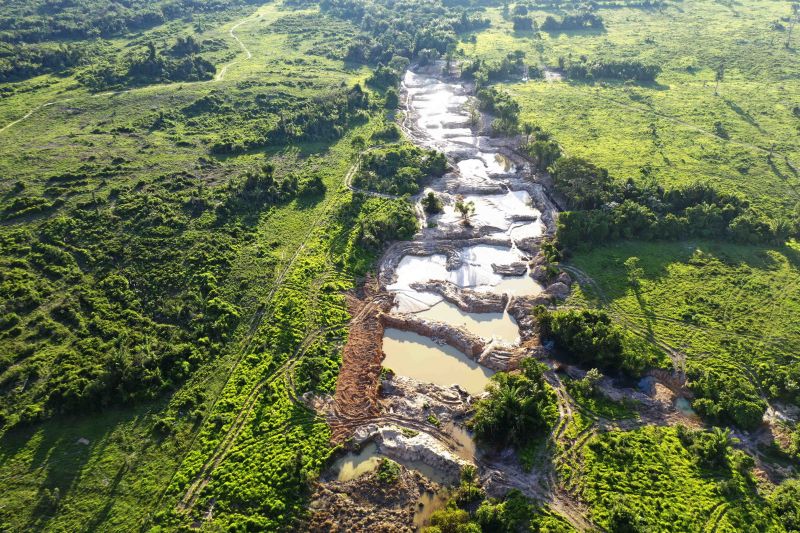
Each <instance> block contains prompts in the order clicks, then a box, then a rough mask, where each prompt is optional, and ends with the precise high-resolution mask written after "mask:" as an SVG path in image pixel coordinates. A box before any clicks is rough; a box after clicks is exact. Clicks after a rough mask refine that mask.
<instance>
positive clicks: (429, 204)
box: [422, 191, 442, 215]
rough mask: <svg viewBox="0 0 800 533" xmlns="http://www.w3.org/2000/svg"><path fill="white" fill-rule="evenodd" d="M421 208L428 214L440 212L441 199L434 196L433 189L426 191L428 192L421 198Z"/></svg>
mask: <svg viewBox="0 0 800 533" xmlns="http://www.w3.org/2000/svg"><path fill="white" fill-rule="evenodd" d="M422 208H423V209H424V210H425V212H426V213H428V214H429V215H435V214H436V213H441V212H442V201H441V200H439V198H438V197H437V196H436V193H435V192H433V191H428V194H427V195H426V196H425V197H424V198H423V199H422Z"/></svg>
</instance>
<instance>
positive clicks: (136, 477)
mask: <svg viewBox="0 0 800 533" xmlns="http://www.w3.org/2000/svg"><path fill="white" fill-rule="evenodd" d="M153 5H155V2H154V3H153ZM204 5H205V8H206V9H211V6H210V5H206V4H204ZM226 6H227V4H226V5H222V4H220V5H219V6H217V7H218V9H219V10H220V15H221V16H220V18H215V16H209V17H205V16H198V17H197V18H196V19H195V20H194V21H193V22H192V21H184V20H175V21H173V22H170V25H169V26H161V25H159V24H160V23H159V22H158V21H156V22H154V23H153V24H152V29H143V30H142V29H139V31H143V35H141V36H138V37H136V38H134V39H130V40H129V39H128V38H127V37H114V40H113V41H112V42H111V43H105V44H102V43H101V44H102V46H104V47H106V48H105V50H106V51H104V52H103V54H104V55H103V57H104V58H105V59H104V60H103V61H106V60H107V61H108V64H109V65H111V66H112V67H113V68H114V69H115V70H116V71H118V72H121V73H123V74H124V75H125V76H127V74H125V73H126V72H130V65H131V64H132V63H126V62H125V61H128V59H123V56H122V55H120V56H119V57H117V56H116V55H115V54H116V50H117V46H125V45H127V44H131V46H130V48H131V50H133V51H134V53H133V54H132V55H131V56H130V58H129V59H130V61H133V62H134V63H135V62H136V61H138V59H137V58H143V59H144V62H145V63H147V62H148V56H147V54H145V55H137V54H138V53H139V52H136V51H137V50H140V51H141V50H144V51H146V50H147V49H148V48H149V46H148V44H147V43H150V42H152V43H155V45H156V48H155V57H151V58H150V59H152V60H153V62H154V63H157V64H158V65H160V66H159V68H161V67H164V68H167V69H169V68H171V65H172V64H171V63H170V62H171V61H173V60H176V61H178V60H182V59H181V58H184V57H186V58H191V57H199V55H198V54H202V57H206V56H207V54H210V55H209V56H208V57H212V58H214V59H215V60H216V61H219V60H220V58H225V59H224V60H227V61H229V62H230V61H231V58H233V57H235V54H236V53H239V51H240V49H241V47H240V46H239V45H238V43H237V42H236V41H233V40H231V39H230V35H229V34H228V30H229V29H230V28H231V27H232V26H233V23H229V25H225V23H224V21H225V20H228V19H230V18H233V17H234V16H237V14H238V16H240V17H241V16H243V17H245V18H244V19H241V20H244V22H242V24H240V27H239V28H238V29H237V35H238V36H239V37H240V39H241V40H242V42H243V43H246V46H247V47H248V49H249V50H251V51H252V54H253V59H252V60H248V59H247V58H246V56H245V54H244V53H243V52H242V53H241V55H240V57H239V58H238V62H237V63H236V64H235V65H231V66H230V68H229V69H228V71H227V72H226V74H225V77H224V79H223V78H221V77H219V76H218V77H217V78H215V79H213V80H212V81H207V82H204V83H191V82H187V83H182V84H169V85H162V86H154V87H151V86H141V87H140V88H137V89H135V90H133V91H129V92H125V93H121V94H117V95H113V94H105V93H103V94H99V95H96V96H90V95H88V94H87V93H86V89H84V88H82V86H81V84H80V83H79V80H86V77H85V76H86V75H87V73H88V72H89V71H90V69H87V68H84V67H83V66H80V68H76V69H75V71H69V72H67V71H62V72H61V74H60V75H61V76H62V77H61V78H59V77H55V76H52V77H44V78H40V79H37V80H36V81H35V82H30V83H23V84H17V85H7V86H4V87H3V91H4V92H3V94H4V98H3V100H2V102H0V103H1V104H2V105H0V117H2V120H3V125H5V124H7V123H10V122H12V121H13V120H16V119H18V118H20V117H22V116H23V115H25V113H27V111H29V110H31V108H35V106H37V105H41V104H43V103H46V102H49V101H54V102H55V103H53V104H52V105H48V106H45V107H42V108H40V109H36V110H35V112H34V113H32V114H31V115H30V116H29V117H28V118H26V119H25V120H24V121H23V122H20V123H19V124H17V125H14V126H13V127H12V128H10V129H7V130H6V131H2V132H0V152H2V154H3V155H2V158H1V159H2V167H3V171H4V172H5V175H6V176H8V178H7V179H5V180H4V181H3V182H2V183H0V195H2V199H1V200H0V203H2V214H3V218H4V220H5V223H4V225H3V229H2V230H0V242H1V243H2V244H1V245H0V248H2V251H3V253H2V258H0V261H2V274H1V275H0V278H1V279H0V287H2V289H0V290H2V292H3V297H2V298H0V300H1V301H2V313H0V316H2V333H0V344H2V347H3V350H2V351H3V358H2V363H1V364H0V373H1V374H0V383H1V384H2V385H1V386H2V390H3V394H2V403H1V405H0V409H2V428H1V429H0V434H1V435H2V436H0V453H1V454H2V457H3V460H2V461H0V476H2V478H3V479H4V480H5V482H4V505H3V508H2V510H0V524H2V526H0V529H9V530H22V529H69V530H80V529H85V528H87V527H88V528H110V529H120V530H131V529H138V528H142V527H144V528H148V527H150V526H153V525H161V526H163V527H166V528H167V529H174V528H180V527H186V526H188V525H190V524H191V523H192V522H193V521H194V520H196V519H199V518H200V517H202V516H203V514H204V513H205V511H206V510H207V509H208V507H209V502H210V501H212V500H213V501H215V502H216V503H215V509H214V520H215V524H217V525H219V526H220V527H232V528H236V527H240V528H243V527H249V528H257V529H267V530H275V529H284V528H285V527H286V526H287V525H288V524H291V523H292V522H293V520H294V518H295V517H297V516H298V515H300V514H302V513H303V512H304V508H305V498H306V497H307V494H308V489H307V487H308V485H307V483H308V480H309V479H312V478H314V477H315V472H317V471H318V469H319V468H320V467H321V465H322V464H323V461H324V460H325V459H326V457H327V455H328V453H329V432H328V428H327V426H326V424H325V423H324V422H323V421H321V420H318V419H316V418H315V416H314V415H313V414H312V413H310V412H308V411H307V410H306V409H305V408H304V407H301V406H299V405H298V404H297V403H296V400H295V398H296V396H297V395H298V394H301V393H303V392H305V391H319V392H330V391H332V390H333V385H334V383H335V379H336V375H337V371H338V366H339V365H340V363H341V360H340V347H341V343H342V342H343V341H344V339H345V338H346V337H345V336H346V330H345V326H346V321H347V319H348V315H347V312H346V310H345V303H344V298H343V294H342V293H343V291H344V290H346V289H348V288H350V287H352V286H353V284H354V280H355V279H356V278H357V277H360V276H363V275H364V274H365V273H366V272H367V271H368V270H369V269H371V268H372V267H373V264H374V259H375V256H376V254H377V253H379V252H380V250H381V249H382V247H383V246H384V243H386V242H389V241H392V240H395V239H398V238H403V237H407V236H409V235H410V234H412V233H413V232H414V231H415V229H416V220H415V217H414V215H413V210H412V208H411V206H410V205H409V204H408V203H406V202H401V201H391V200H382V199H376V198H368V197H364V196H362V195H353V194H351V193H350V192H348V191H347V190H346V189H345V188H344V187H343V183H344V177H345V175H346V174H347V172H348V170H349V169H350V168H351V166H352V165H353V164H354V163H355V162H356V161H357V156H358V152H359V149H358V148H357V143H354V142H353V141H354V139H356V138H370V137H371V136H372V135H373V133H375V132H378V131H381V130H382V129H385V125H386V122H385V119H384V117H383V116H382V115H383V110H382V106H383V101H382V99H378V98H375V99H374V100H373V99H372V97H373V95H371V94H369V93H368V92H367V91H366V90H365V89H363V87H364V81H365V79H366V77H367V71H366V70H365V69H362V68H360V67H357V68H350V67H345V65H344V64H343V63H342V61H341V58H339V59H337V58H336V56H335V54H332V53H331V50H335V49H337V47H338V43H339V42H340V40H341V39H343V38H344V39H347V38H348V35H349V33H348V32H351V31H353V28H352V27H351V26H349V25H348V23H346V22H343V21H339V20H336V19H330V18H328V17H325V16H324V15H320V13H319V12H318V11H317V10H314V9H311V10H296V9H294V10H285V11H284V10H282V9H280V8H277V7H274V6H268V7H265V8H262V9H260V10H259V12H258V15H257V16H251V17H247V15H248V13H247V12H241V13H240V12H238V11H235V10H234V11H230V10H229V6H227V7H226ZM6 7H8V6H4V9H5V8H6ZM9 9H10V7H9ZM187 14H188V12H187V11H184V12H183V14H182V15H181V17H183V16H187ZM321 17H322V19H321ZM5 20H6V19H5V18H4V22H5ZM209 21H215V24H213V25H212V26H207V25H206V23H207V22H209ZM120 23H121V24H122V23H124V21H123V20H120ZM237 24H238V23H237ZM326 26H327V27H326ZM150 27H151V26H147V28H150ZM137 28H138V27H137ZM129 29H130V28H129ZM331 30H334V31H331ZM124 31H127V30H120V32H124ZM114 35H116V34H114ZM175 35H189V36H192V35H193V38H192V39H189V38H188V37H179V38H176V37H175ZM301 36H302V38H301ZM226 40H227V42H226ZM20 46H22V45H20ZM24 46H27V45H24ZM43 46H44V45H43ZM109 47H110V48H109ZM106 52H108V53H110V54H111V55H108V54H107V53H106ZM257 58H258V59H257ZM97 64H100V63H97ZM158 65H156V66H158ZM219 65H220V63H217V64H216V65H215V68H216V71H217V74H220V72H221V69H220V68H219ZM126 69H127V70H126ZM134 70H135V69H134ZM145 70H147V69H145ZM207 72H213V70H212V69H209V70H208V71H207ZM163 73H164V72H163V71H162V72H161V73H154V72H149V71H148V72H137V75H136V76H133V77H132V78H131V79H130V80H128V79H127V78H126V79H124V80H122V81H121V82H120V83H122V84H124V85H130V84H149V83H159V82H162V81H168V80H173V81H174V80H175V79H187V78H172V77H170V76H166V77H165V76H162V74H163ZM151 74H152V75H151ZM202 77H208V76H202ZM188 79H191V78H188ZM112 108H113V109H112ZM40 143H44V144H47V145H48V146H47V148H46V149H44V150H40V149H39V148H38V147H39V146H41V144H40ZM300 310H302V312H299V311H300ZM290 376H291V379H289V377H290ZM222 459H224V461H223V460H222ZM211 465H214V466H211ZM253 472H265V473H267V472H272V473H274V475H272V474H271V475H269V476H262V475H258V476H253V475H252V474H251V473H253ZM198 482H201V483H202V485H203V488H198V487H199V485H198ZM206 482H207V483H208V484H207V485H206V484H205V483H206ZM187 494H188V495H189V496H187ZM195 494H197V495H198V496H199V498H198V499H196V500H194V495H195ZM184 498H187V501H189V499H192V500H193V503H192V504H191V507H190V508H189V509H187V510H185V511H179V510H177V509H178V504H179V502H180V501H182V500H183V499H184Z"/></svg>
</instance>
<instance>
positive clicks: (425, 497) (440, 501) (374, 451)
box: [332, 426, 458, 528]
mask: <svg viewBox="0 0 800 533" xmlns="http://www.w3.org/2000/svg"><path fill="white" fill-rule="evenodd" d="M455 427H458V426H455ZM384 457H385V456H384V455H382V454H381V453H380V451H379V450H378V447H377V446H376V445H375V443H372V442H370V443H369V444H367V445H366V446H364V447H363V448H362V449H361V451H359V452H358V453H348V454H347V455H345V456H343V457H341V458H339V459H338V460H337V461H336V462H335V463H334V464H333V467H332V469H333V471H334V472H336V480H337V481H350V480H353V479H356V478H358V477H360V476H363V475H364V474H366V473H367V472H372V471H373V470H375V469H376V468H377V467H378V464H379V463H380V462H381V459H383V458H384ZM395 462H397V463H400V464H402V465H403V466H404V467H406V468H408V469H411V470H416V471H417V472H419V473H420V474H422V475H423V476H425V477H426V478H428V479H430V480H432V481H435V482H436V483H439V484H440V485H443V486H445V487H447V486H449V485H451V484H452V483H454V482H455V479H454V478H452V477H450V476H446V475H444V474H443V473H442V472H439V471H438V470H436V469H434V468H432V467H430V466H428V465H426V464H425V463H421V462H419V461H397V460H395ZM448 497H449V490H448V489H447V488H444V489H442V490H440V491H438V492H423V493H422V495H420V497H419V500H417V502H416V504H415V508H414V526H416V527H417V528H421V527H423V526H425V525H427V524H428V522H429V521H430V518H431V515H432V514H433V513H434V511H436V510H437V509H440V508H441V507H443V506H444V504H445V503H447V500H448Z"/></svg>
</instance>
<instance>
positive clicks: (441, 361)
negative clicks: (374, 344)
mask: <svg viewBox="0 0 800 533" xmlns="http://www.w3.org/2000/svg"><path fill="white" fill-rule="evenodd" d="M383 352H384V353H385V354H386V357H385V358H384V360H383V366H385V367H387V368H391V369H392V370H393V371H394V372H396V373H397V374H400V375H401V376H408V377H411V378H414V379H416V380H417V381H422V382H424V383H433V384H435V385H441V386H443V387H449V386H451V385H455V384H458V385H460V386H461V387H462V388H463V389H464V390H465V391H467V392H468V393H470V394H472V395H478V394H480V393H481V392H483V389H484V388H485V387H486V385H487V384H488V383H489V378H490V377H491V376H492V374H493V373H494V372H492V371H491V370H489V369H488V368H486V367H483V366H481V365H479V364H478V363H476V362H475V361H473V360H472V359H470V358H469V357H467V356H466V355H464V354H463V353H461V352H460V351H458V350H456V349H455V348H453V347H452V346H447V345H440V344H437V343H436V342H434V341H433V340H431V339H429V338H428V337H424V336H422V335H418V334H417V333H413V332H410V331H400V330H399V329H394V328H387V329H386V332H385V333H384V337H383Z"/></svg>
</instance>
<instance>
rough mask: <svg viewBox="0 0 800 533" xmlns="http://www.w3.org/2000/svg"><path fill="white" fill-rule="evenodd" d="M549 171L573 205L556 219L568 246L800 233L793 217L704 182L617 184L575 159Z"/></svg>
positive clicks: (761, 239)
mask: <svg viewBox="0 0 800 533" xmlns="http://www.w3.org/2000/svg"><path fill="white" fill-rule="evenodd" d="M551 174H552V176H553V183H554V185H555V188H556V189H557V190H558V191H559V192H560V193H561V194H563V195H564V197H565V198H566V199H567V201H568V202H569V207H571V208H572V209H573V210H572V211H566V212H564V213H562V214H561V215H560V216H559V221H558V240H559V242H560V243H561V245H563V246H566V247H579V246H593V245H596V244H600V243H603V242H609V241H614V240H619V239H642V240H654V239H670V240H674V239H681V238H686V237H701V238H716V239H725V240H730V241H733V242H737V243H743V244H756V243H765V242H768V243H772V244H776V245H780V244H783V243H784V242H785V241H786V239H787V238H788V237H790V236H795V235H798V231H800V225H798V221H797V220H795V221H789V220H786V219H771V218H769V217H767V216H766V215H764V214H763V213H761V212H760V211H758V210H757V209H755V208H752V207H751V206H750V204H749V202H748V201H747V200H745V199H743V198H742V197H740V196H738V195H734V194H727V193H723V192H720V191H718V190H717V189H715V188H714V187H713V186H711V185H708V184H703V183H692V184H688V185H681V186H678V187H675V188H672V189H664V188H663V187H661V186H658V185H655V184H644V185H640V184H637V183H636V182H634V181H633V180H632V179H628V180H627V181H626V182H624V183H619V182H616V181H615V180H613V179H612V178H611V177H610V176H609V174H608V171H607V170H605V169H603V168H600V167H597V166H596V165H594V164H593V163H591V162H590V161H587V160H585V159H582V158H579V157H563V158H560V159H558V160H557V161H556V162H555V163H554V164H553V165H552V166H551Z"/></svg>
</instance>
